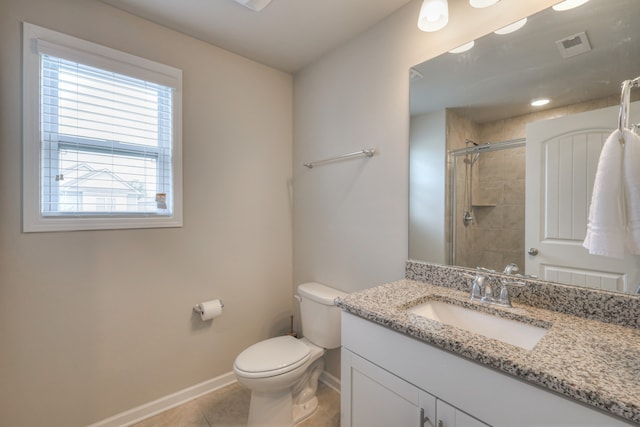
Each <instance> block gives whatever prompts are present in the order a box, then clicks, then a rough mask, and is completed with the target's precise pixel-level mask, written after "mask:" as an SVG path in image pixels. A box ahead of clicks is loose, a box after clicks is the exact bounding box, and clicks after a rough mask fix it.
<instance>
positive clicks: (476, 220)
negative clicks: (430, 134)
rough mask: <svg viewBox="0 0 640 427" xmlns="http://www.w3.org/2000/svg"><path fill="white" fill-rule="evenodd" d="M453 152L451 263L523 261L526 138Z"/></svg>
mask: <svg viewBox="0 0 640 427" xmlns="http://www.w3.org/2000/svg"><path fill="white" fill-rule="evenodd" d="M466 143H467V145H469V146H468V147H467V148H463V149H459V150H454V151H450V152H449V162H450V165H451V168H450V174H451V175H450V180H449V183H450V185H449V191H450V197H449V200H450V203H451V206H450V212H451V216H450V219H451V221H450V225H451V233H450V239H451V241H450V248H451V254H450V257H451V261H452V262H451V263H452V264H454V265H460V266H465V267H472V268H475V267H486V268H490V269H493V270H496V271H502V270H503V269H504V267H505V266H506V265H507V264H510V263H516V264H517V265H519V266H521V267H523V266H524V226H525V221H524V219H525V218H524V213H525V204H524V203H525V143H526V140H525V139H515V140H509V141H504V142H496V143H490V144H482V145H480V144H476V143H474V142H472V141H466Z"/></svg>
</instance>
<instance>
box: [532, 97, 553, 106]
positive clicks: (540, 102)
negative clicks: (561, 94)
mask: <svg viewBox="0 0 640 427" xmlns="http://www.w3.org/2000/svg"><path fill="white" fill-rule="evenodd" d="M550 102H551V100H550V99H547V98H540V99H534V100H533V101H531V106H532V107H542V106H543V105H547V104H548V103H550Z"/></svg>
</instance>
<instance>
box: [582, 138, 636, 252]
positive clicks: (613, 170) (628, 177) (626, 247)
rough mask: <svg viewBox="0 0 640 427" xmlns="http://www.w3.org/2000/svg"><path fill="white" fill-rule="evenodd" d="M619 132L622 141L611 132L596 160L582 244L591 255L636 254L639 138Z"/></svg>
mask: <svg viewBox="0 0 640 427" xmlns="http://www.w3.org/2000/svg"><path fill="white" fill-rule="evenodd" d="M623 132H624V138H625V141H626V142H625V144H624V145H622V144H620V141H619V135H620V131H618V130H615V131H613V133H612V134H611V135H609V138H607V140H606V142H605V143H604V147H602V152H601V153H600V159H599V161H598V169H597V172H596V179H595V183H594V186H593V195H592V198H591V206H590V208H589V221H588V224H587V236H586V238H585V240H584V243H583V246H584V247H585V248H587V249H588V250H589V253H590V254H593V255H602V256H608V257H613V258H624V256H625V254H627V253H629V254H640V146H639V145H638V144H640V137H638V136H637V135H636V134H634V133H633V132H631V131H629V130H624V131H623Z"/></svg>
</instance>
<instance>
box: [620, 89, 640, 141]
mask: <svg viewBox="0 0 640 427" xmlns="http://www.w3.org/2000/svg"><path fill="white" fill-rule="evenodd" d="M639 85H640V77H636V78H635V79H633V80H625V81H623V82H622V92H621V94H620V112H619V113H618V131H619V132H620V134H619V136H618V140H619V141H620V144H622V145H624V132H623V131H624V130H625V129H629V109H630V108H631V88H634V87H638V86H639Z"/></svg>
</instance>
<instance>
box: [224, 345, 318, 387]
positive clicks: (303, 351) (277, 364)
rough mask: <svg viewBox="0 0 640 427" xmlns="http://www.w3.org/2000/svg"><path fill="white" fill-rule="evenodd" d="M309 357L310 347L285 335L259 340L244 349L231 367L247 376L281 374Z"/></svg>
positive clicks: (258, 376)
mask: <svg viewBox="0 0 640 427" xmlns="http://www.w3.org/2000/svg"><path fill="white" fill-rule="evenodd" d="M310 357H311V349H310V348H309V346H307V345H306V344H305V343H303V342H301V341H300V340H298V339H296V338H294V337H292V336H289V335H285V336H282V337H276V338H270V339H268V340H265V341H260V342H259V343H256V344H254V345H252V346H251V347H249V348H247V349H246V350H244V351H243V352H242V353H240V354H239V355H238V357H237V358H236V361H235V363H234V364H233V367H234V368H235V370H236V372H237V373H238V374H239V375H242V376H244V377H247V378H264V377H272V376H276V375H281V374H284V373H287V372H289V371H292V370H294V369H296V368H298V367H299V366H302V365H303V364H304V363H305V362H307V360H309V358H310Z"/></svg>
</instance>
